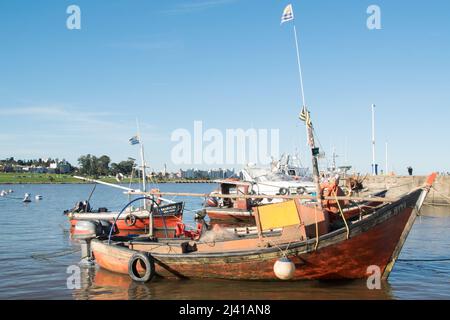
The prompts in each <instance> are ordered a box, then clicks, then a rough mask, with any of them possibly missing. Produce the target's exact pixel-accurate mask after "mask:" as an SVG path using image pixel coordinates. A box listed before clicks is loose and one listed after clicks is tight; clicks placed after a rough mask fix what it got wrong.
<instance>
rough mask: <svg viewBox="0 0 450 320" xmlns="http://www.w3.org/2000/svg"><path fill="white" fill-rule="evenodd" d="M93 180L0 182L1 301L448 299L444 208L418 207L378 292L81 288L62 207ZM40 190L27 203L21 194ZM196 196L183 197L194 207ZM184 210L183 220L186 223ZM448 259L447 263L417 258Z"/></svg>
mask: <svg viewBox="0 0 450 320" xmlns="http://www.w3.org/2000/svg"><path fill="white" fill-rule="evenodd" d="M92 187H93V186H92V185H12V186H4V185H0V190H2V189H13V190H14V191H15V192H14V193H13V194H11V195H10V196H9V197H8V198H0V219H1V222H0V265H1V273H0V298H1V299H450V208H425V210H424V214H425V215H424V216H422V217H420V218H418V219H417V220H416V223H415V225H414V227H413V230H412V231H411V234H410V236H409V238H408V240H407V242H406V244H405V247H404V248H403V251H402V254H401V256H400V259H401V260H400V261H399V262H398V263H397V264H396V266H395V269H394V271H393V272H392V274H391V277H390V278H389V281H388V282H384V283H383V284H382V290H374V291H370V290H368V289H367V288H366V284H365V281H350V282H349V281H344V282H341V281H339V282H321V281H303V282H293V283H287V282H273V283H267V282H240V281H211V280H208V281H194V280H183V281H177V280H163V279H158V280H156V281H153V282H151V283H149V284H145V285H143V284H136V283H133V282H131V281H130V280H129V278H128V276H121V275H117V274H113V273H110V272H107V271H104V270H98V269H97V268H91V269H82V282H83V284H82V288H81V289H78V290H69V289H67V286H66V281H67V276H68V273H66V272H67V267H68V266H70V265H73V264H77V263H78V261H79V252H78V250H79V246H78V245H77V244H76V243H74V242H72V241H71V240H70V237H69V232H68V228H69V225H68V222H67V220H66V217H65V216H63V215H62V212H63V210H65V209H68V208H71V207H73V205H74V204H75V202H76V201H78V200H82V199H85V198H87V196H88V195H89V193H90V191H91V190H92ZM213 187H214V185H212V184H175V185H170V184H162V185H160V189H161V190H163V191H164V190H166V191H179V192H183V191H190V192H209V191H210V190H211V189H212V188H213ZM26 192H28V193H31V194H32V196H33V199H34V196H35V195H36V194H40V195H42V196H43V197H44V198H43V200H41V201H34V200H33V201H32V202H31V203H29V204H24V203H22V202H21V197H22V196H23V195H24V194H25V193H26ZM126 200H127V198H126V196H125V195H123V194H122V192H121V191H120V190H115V189H112V188H108V187H104V186H97V189H96V191H95V193H94V195H93V197H92V200H91V204H92V205H93V206H94V207H99V206H107V207H108V208H109V209H111V210H113V209H116V210H120V209H121V207H122V206H123V205H125V204H126ZM200 202H201V199H189V201H188V204H187V206H186V207H187V208H188V209H197V208H199V207H200V205H201V203H200ZM192 217H193V214H192V213H191V212H186V213H185V219H186V220H187V221H188V222H189V221H193V219H192ZM433 259H447V261H417V260H433Z"/></svg>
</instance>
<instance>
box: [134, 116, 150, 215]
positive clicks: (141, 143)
mask: <svg viewBox="0 0 450 320" xmlns="http://www.w3.org/2000/svg"><path fill="white" fill-rule="evenodd" d="M136 126H137V131H138V132H137V134H138V140H139V145H140V146H141V169H142V191H143V192H146V191H147V180H146V179H147V173H146V170H145V158H144V143H143V142H142V137H141V131H140V129H139V121H138V119H136ZM144 209H147V201H145V200H144Z"/></svg>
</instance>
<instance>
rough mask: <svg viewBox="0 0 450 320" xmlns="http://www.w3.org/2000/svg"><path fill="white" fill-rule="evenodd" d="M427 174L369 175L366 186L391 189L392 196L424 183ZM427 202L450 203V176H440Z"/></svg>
mask: <svg viewBox="0 0 450 320" xmlns="http://www.w3.org/2000/svg"><path fill="white" fill-rule="evenodd" d="M426 179H427V177H426V176H393V177H391V176H375V177H374V176H368V177H367V178H366V180H365V181H364V186H365V187H368V188H370V189H383V188H386V189H389V190H390V194H391V195H392V196H396V195H400V194H403V193H405V192H408V191H409V190H411V189H413V188H415V187H419V186H421V185H423V184H424V183H425V181H426ZM425 203H427V204H432V205H450V176H438V177H437V179H436V182H435V183H434V185H433V188H432V189H431V191H430V193H429V194H428V197H427V199H426V200H425Z"/></svg>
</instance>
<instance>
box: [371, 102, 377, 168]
mask: <svg viewBox="0 0 450 320" xmlns="http://www.w3.org/2000/svg"><path fill="white" fill-rule="evenodd" d="M376 174H377V173H376V164H375V105H374V104H372V175H374V176H375V175H376Z"/></svg>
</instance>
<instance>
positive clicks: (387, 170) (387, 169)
mask: <svg viewBox="0 0 450 320" xmlns="http://www.w3.org/2000/svg"><path fill="white" fill-rule="evenodd" d="M388 174H389V165H388V143H387V142H386V175H388Z"/></svg>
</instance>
